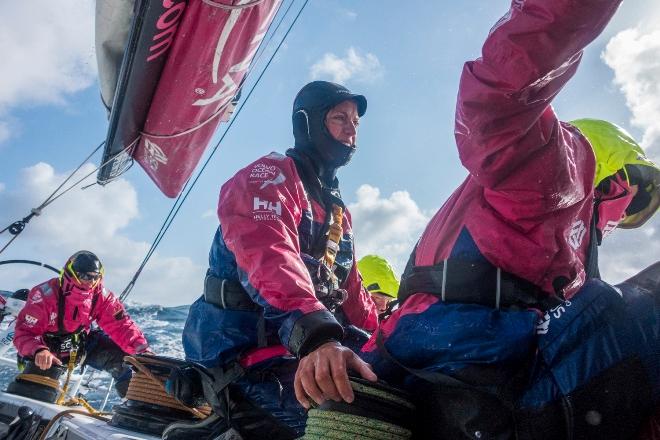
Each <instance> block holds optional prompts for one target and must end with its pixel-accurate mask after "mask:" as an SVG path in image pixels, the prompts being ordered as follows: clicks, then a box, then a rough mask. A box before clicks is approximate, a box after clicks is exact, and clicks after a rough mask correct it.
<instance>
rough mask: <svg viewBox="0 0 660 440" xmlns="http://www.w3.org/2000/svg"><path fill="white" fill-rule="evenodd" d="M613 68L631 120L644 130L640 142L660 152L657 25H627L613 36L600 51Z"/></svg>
mask: <svg viewBox="0 0 660 440" xmlns="http://www.w3.org/2000/svg"><path fill="white" fill-rule="evenodd" d="M602 57H603V60H604V61H605V62H606V63H607V65H608V66H610V67H611V68H612V69H613V70H614V83H615V84H616V85H617V86H618V87H619V88H620V89H621V91H622V92H623V94H624V96H625V98H626V104H627V106H628V108H629V109H630V111H631V113H632V123H633V124H634V125H636V126H638V127H640V128H642V129H643V130H644V136H643V138H642V141H641V143H642V146H643V147H644V148H645V149H646V152H647V154H648V155H649V156H652V157H653V156H655V157H656V158H657V157H658V156H660V145H659V144H660V29H657V25H656V30H650V31H646V32H645V31H642V30H640V29H639V28H636V29H627V30H625V31H622V32H620V33H619V34H617V35H616V36H614V37H613V38H612V39H611V40H610V41H609V43H608V44H607V47H606V49H605V51H604V52H603V54H602Z"/></svg>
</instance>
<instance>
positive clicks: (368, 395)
mask: <svg viewBox="0 0 660 440" xmlns="http://www.w3.org/2000/svg"><path fill="white" fill-rule="evenodd" d="M350 383H351V388H353V391H354V393H355V401H354V402H353V404H350V405H348V404H346V405H342V404H339V405H334V404H333V403H332V402H330V403H329V404H328V405H326V404H323V405H321V407H319V408H313V409H311V410H310V411H309V412H308V413H307V425H306V427H305V435H304V436H303V437H302V438H303V439H307V440H316V439H319V440H320V439H338V440H347V439H374V440H405V439H409V438H411V436H412V432H411V431H410V429H408V428H410V426H406V427H403V426H399V425H397V424H396V423H398V422H396V421H395V423H393V422H392V421H391V420H390V421H385V420H383V419H385V418H387V416H386V414H387V413H388V412H391V411H393V410H394V413H395V414H397V415H398V416H401V417H403V418H404V419H406V418H409V416H412V414H413V412H414V410H415V406H414V405H413V404H412V403H411V402H410V401H408V400H407V399H406V398H405V397H404V396H403V395H401V394H400V391H397V390H394V389H393V388H389V387H384V386H379V385H376V384H374V385H369V384H367V383H365V382H364V381H362V382H361V383H360V382H357V381H356V380H354V379H352V380H351V381H350ZM356 413H360V414H359V415H358V414H356Z"/></svg>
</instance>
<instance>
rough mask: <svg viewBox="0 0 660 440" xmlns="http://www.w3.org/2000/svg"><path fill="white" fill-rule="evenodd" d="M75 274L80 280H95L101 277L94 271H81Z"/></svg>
mask: <svg viewBox="0 0 660 440" xmlns="http://www.w3.org/2000/svg"><path fill="white" fill-rule="evenodd" d="M77 275H78V279H80V280H82V281H96V280H98V279H99V278H101V274H100V273H96V272H83V273H79V274H77Z"/></svg>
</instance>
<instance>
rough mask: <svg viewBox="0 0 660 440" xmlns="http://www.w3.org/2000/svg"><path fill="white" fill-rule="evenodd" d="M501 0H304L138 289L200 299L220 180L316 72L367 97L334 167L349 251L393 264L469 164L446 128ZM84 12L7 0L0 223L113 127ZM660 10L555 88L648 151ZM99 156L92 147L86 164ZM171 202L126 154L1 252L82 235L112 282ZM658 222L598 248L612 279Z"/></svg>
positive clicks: (1, 285)
mask: <svg viewBox="0 0 660 440" xmlns="http://www.w3.org/2000/svg"><path fill="white" fill-rule="evenodd" d="M287 4H288V0H287ZM300 4H301V2H300V0H296V6H298V5H300ZM508 4H509V2H508V1H505V0H467V1H464V2H430V1H421V0H418V1H413V2H406V3H401V2H394V1H376V0H362V1H359V2H358V1H348V0H311V1H310V2H309V5H308V6H307V8H306V9H305V11H304V12H303V15H302V16H301V18H300V21H299V23H298V24H297V25H296V27H295V28H294V30H293V32H292V33H291V34H290V35H289V37H288V39H287V41H286V43H285V45H284V46H283V48H282V50H281V51H280V52H279V53H278V54H277V57H276V58H275V61H274V63H273V64H272V65H271V67H270V68H269V70H268V71H267V72H266V74H265V76H264V78H263V80H262V81H261V83H260V84H259V86H258V88H257V89H256V91H255V93H254V95H253V96H252V98H251V99H250V101H249V102H248V103H247V105H246V107H245V108H244V110H243V112H242V114H241V115H240V117H239V119H238V120H237V121H236V123H235V124H234V127H233V128H232V130H231V131H230V133H229V134H228V136H227V137H226V138H225V141H224V143H223V145H222V146H221V147H220V151H219V152H218V154H217V155H216V156H215V157H214V159H213V161H212V163H211V165H210V166H209V167H208V168H207V171H206V173H205V174H204V175H203V176H202V178H201V179H200V181H199V183H198V185H197V188H196V189H195V190H194V192H193V193H192V195H191V197H190V198H189V199H188V201H187V202H186V204H185V205H184V208H183V209H182V211H181V213H180V214H179V216H178V217H177V219H176V220H175V222H174V224H173V226H172V228H171V229H170V231H169V233H168V235H167V236H166V237H165V239H164V240H163V242H162V244H161V246H160V247H159V249H158V252H157V254H156V255H155V256H154V257H153V259H152V261H151V263H150V264H149V265H148V266H147V269H145V272H144V274H143V277H142V278H141V279H140V280H139V281H138V284H137V286H136V288H135V289H134V291H133V294H132V297H131V299H133V300H135V301H139V302H145V303H159V304H184V303H189V302H191V301H192V300H193V299H194V298H195V297H197V296H198V295H199V293H200V290H201V285H202V278H203V273H204V271H205V267H206V260H207V254H208V248H209V245H210V242H211V239H212V236H213V232H214V230H215V228H216V227H217V219H216V216H215V210H216V205H217V196H218V191H219V188H220V185H221V184H222V183H223V182H224V181H225V180H226V179H227V178H228V177H230V176H231V175H232V174H233V173H234V172H235V171H236V170H238V169H239V168H241V167H243V166H245V165H247V164H248V163H250V162H251V161H253V160H255V159H256V158H257V157H259V156H260V155H263V154H265V153H268V152H270V151H273V150H275V151H283V150H284V149H286V148H287V147H288V146H290V145H291V142H292V136H291V125H290V108H291V102H292V100H293V97H294V95H295V93H296V92H297V90H298V89H299V88H300V87H301V86H302V85H304V84H305V83H306V82H308V81H310V80H311V79H317V78H318V79H328V80H335V81H339V82H343V83H345V84H346V85H347V86H348V87H349V88H351V89H352V90H354V91H357V92H360V93H363V94H365V95H366V96H367V98H368V100H369V109H368V111H367V114H366V115H365V117H364V118H363V120H362V123H361V126H360V132H359V136H358V148H359V151H358V152H357V153H356V155H355V157H354V160H353V161H352V162H351V164H350V165H349V166H348V167H346V168H345V169H343V170H342V171H341V172H340V180H341V188H342V192H343V195H344V199H345V200H346V202H347V203H349V205H350V207H351V209H352V211H353V218H354V223H355V234H356V246H357V251H358V253H359V254H360V255H364V254H366V253H370V252H379V253H382V254H384V255H385V256H386V257H388V258H389V259H390V260H391V261H392V262H393V264H394V265H395V267H396V268H397V269H399V270H401V269H402V268H403V265H404V263H405V261H406V259H407V255H408V253H409V252H410V250H411V248H412V246H413V244H414V242H415V240H416V239H417V238H418V237H419V235H420V233H421V231H422V229H423V227H424V225H425V224H426V222H427V221H428V218H429V217H430V216H431V215H432V214H433V213H434V212H435V210H436V209H437V208H438V207H439V206H440V205H441V204H442V203H443V201H444V200H445V199H446V198H447V196H448V195H449V194H450V193H451V192H452V190H453V189H454V188H455V187H456V186H458V185H459V184H460V182H461V181H462V179H463V178H464V177H465V175H466V172H465V170H464V169H463V168H462V166H461V165H460V162H459V161H458V155H457V153H456V149H455V145H454V141H453V117H454V106H455V97H456V92H457V85H458V79H459V75H460V72H461V69H462V66H463V63H464V62H465V61H466V60H469V59H473V58H475V57H477V56H478V55H479V51H480V47H481V45H482V43H483V40H484V38H485V36H486V35H487V33H488V30H489V29H490V27H491V26H492V24H493V23H495V21H496V20H497V19H498V18H499V17H500V16H501V15H503V14H504V13H505V12H506V10H507V8H508ZM402 5H405V7H403V6H402ZM296 6H294V9H295V8H296ZM93 11H94V2H93V1H89V0H85V1H83V0H77V1H74V0H69V1H60V2H39V1H36V0H26V1H22V2H10V3H8V4H7V5H5V6H4V10H3V14H2V16H0V55H1V57H2V59H3V66H2V67H0V226H2V227H4V226H5V225H6V224H8V223H10V222H12V221H14V220H16V219H18V218H21V217H23V216H24V215H26V214H27V213H28V212H29V210H30V208H32V207H34V206H36V205H38V204H39V203H40V202H41V201H42V200H43V198H45V196H46V195H48V193H49V192H50V191H52V190H53V189H54V188H55V187H56V186H57V185H58V184H59V183H60V181H61V179H63V178H64V176H65V175H66V174H68V173H69V172H70V171H71V170H73V169H74V168H75V166H76V165H77V164H78V163H79V162H80V161H81V160H82V159H83V158H84V157H85V156H86V155H87V154H88V153H89V152H91V150H92V149H93V148H94V147H95V146H96V145H97V144H98V143H99V142H100V141H102V140H103V139H104V138H105V134H106V129H107V119H106V115H105V111H104V109H103V106H102V105H101V102H100V100H99V91H98V85H97V82H96V81H97V80H96V65H95V59H94V46H93V20H94V17H93V15H94V14H93ZM276 20H277V18H276ZM658 23H660V5H658V4H657V0H636V1H634V2H633V1H627V2H625V3H624V4H623V6H622V7H621V9H620V11H619V13H618V14H617V16H616V17H615V19H614V20H613V21H612V23H610V25H609V26H608V28H607V29H606V31H605V32H604V33H603V35H602V36H601V37H600V38H599V39H597V40H596V41H595V42H594V43H593V44H592V45H591V46H590V47H589V48H588V49H587V52H586V54H585V57H584V61H583V64H582V66H581V69H580V71H579V72H578V74H577V75H576V77H575V78H574V79H573V81H572V82H571V83H570V84H569V85H568V86H567V87H566V89H565V90H564V91H563V92H562V94H561V95H560V96H559V98H558V99H557V100H556V102H555V107H556V110H557V112H558V114H559V115H560V116H561V117H562V118H563V119H565V120H570V119H574V118H578V117H596V118H602V119H608V120H610V121H612V122H616V123H618V124H620V125H622V126H624V127H625V128H627V129H628V130H629V131H630V132H631V133H633V134H634V135H635V136H636V137H637V138H638V139H640V140H641V141H642V142H643V144H644V146H645V148H647V152H649V155H650V156H651V157H653V158H654V159H655V160H658V159H659V158H660V147H659V146H658V142H659V139H660V90H659V87H660V86H659V85H658V84H660V81H658V79H659V78H660V61H658V60H660V25H658ZM275 39H276V40H277V39H278V37H276V38H275ZM260 67H261V66H260V65H258V66H257V70H259V69H260ZM254 77H256V75H254V76H253V78H252V79H253V80H254ZM250 85H251V82H248V87H249V86H250ZM222 131H223V127H221V128H220V130H219V133H221V132H222ZM217 137H218V136H216V139H217ZM213 143H215V140H214V142H213ZM99 160H100V155H97V156H95V157H94V158H93V160H92V163H94V164H98V162H99ZM93 168H94V167H93V165H91V164H90V165H87V167H86V169H87V170H89V171H91V170H93ZM171 204H172V201H171V200H170V199H167V198H166V197H164V196H162V195H161V194H160V192H159V191H158V190H157V189H156V187H155V186H154V185H153V184H152V183H151V182H150V180H149V179H148V178H147V177H146V175H145V174H144V173H143V171H142V170H141V169H140V168H139V166H135V167H134V168H133V169H131V170H130V171H129V172H128V173H127V174H125V175H124V176H123V178H122V179H120V180H119V181H117V182H115V183H112V184H110V185H108V186H107V187H105V188H99V187H92V188H90V189H86V190H84V191H82V190H74V191H72V192H71V193H69V194H67V195H66V196H64V197H62V198H61V199H59V200H57V201H56V202H54V203H53V204H52V205H51V206H49V207H48V208H46V210H45V211H44V214H43V215H42V216H41V217H38V218H35V219H34V220H33V221H32V222H31V223H30V225H29V226H28V227H27V229H26V231H25V232H24V233H23V234H22V235H21V236H20V237H19V238H18V239H17V240H16V241H15V243H14V244H13V245H12V246H11V247H10V248H9V249H8V250H7V251H6V252H5V253H3V254H2V255H0V260H4V259H9V258H31V259H38V260H42V261H44V262H47V263H49V264H52V265H55V266H59V265H61V264H62V262H63V261H64V260H65V259H66V257H67V256H68V255H69V254H71V253H73V252H74V251H76V250H78V249H80V248H87V249H90V250H92V251H94V252H96V253H98V254H99V256H100V257H101V258H102V259H103V261H104V262H105V264H106V268H107V285H108V286H109V287H110V288H111V289H112V290H115V291H119V292H120V291H121V290H122V289H123V287H124V286H125V284H126V282H127V281H128V280H129V279H130V276H131V275H132V272H133V271H134V270H135V269H136V268H137V265H138V264H139V262H140V261H141V259H142V257H143V256H144V253H145V252H146V249H147V248H148V245H149V243H150V242H151V240H152V239H153V237H154V236H155V234H156V232H157V231H158V229H159V228H160V224H161V223H162V221H163V219H164V216H165V215H166V213H167V212H168V211H169V209H170V207H171ZM659 228H660V223H659V221H658V219H655V220H654V221H653V222H652V223H650V224H648V225H647V226H646V229H645V230H644V231H634V232H631V231H616V232H615V233H614V234H613V235H612V238H611V240H609V243H606V245H605V246H604V248H603V251H602V257H601V262H602V263H601V264H602V268H603V272H604V274H605V277H606V278H608V279H610V280H612V281H619V280H621V279H623V278H625V277H626V276H627V275H630V274H632V273H634V272H635V271H637V270H639V269H641V268H642V267H644V266H645V265H646V264H648V263H650V262H652V261H654V260H657V259H658V256H659V255H660V252H658V251H657V248H658V236H659V235H660V234H659V233H658V229H659ZM5 240H7V235H6V234H4V235H2V236H0V245H2V244H4V242H5ZM653 245H655V250H653V249H652V246H653ZM48 276H49V275H48V274H47V273H46V272H43V271H40V270H34V269H30V268H27V267H25V268H23V267H17V266H15V267H12V268H11V269H7V266H5V267H2V266H0V289H6V290H10V289H16V288H20V287H31V286H32V285H34V284H36V283H37V282H39V281H41V280H43V279H45V278H46V277H48Z"/></svg>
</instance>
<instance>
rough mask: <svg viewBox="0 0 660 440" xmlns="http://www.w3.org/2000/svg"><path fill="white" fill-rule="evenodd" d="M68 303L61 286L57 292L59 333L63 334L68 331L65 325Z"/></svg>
mask: <svg viewBox="0 0 660 440" xmlns="http://www.w3.org/2000/svg"><path fill="white" fill-rule="evenodd" d="M65 305H66V295H65V294H64V291H63V290H62V288H61V287H60V288H59V289H58V292H57V333H59V334H60V335H63V334H64V333H66V328H65V327H64V311H65Z"/></svg>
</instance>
